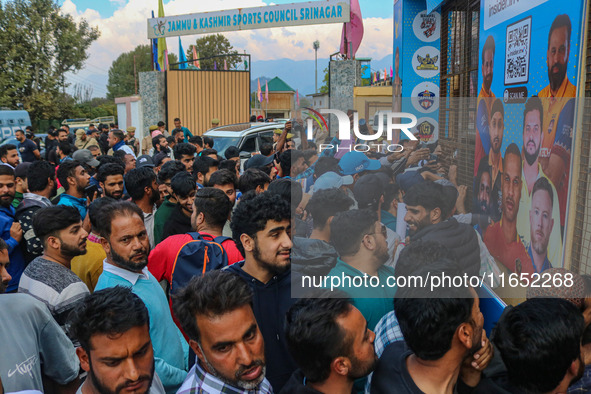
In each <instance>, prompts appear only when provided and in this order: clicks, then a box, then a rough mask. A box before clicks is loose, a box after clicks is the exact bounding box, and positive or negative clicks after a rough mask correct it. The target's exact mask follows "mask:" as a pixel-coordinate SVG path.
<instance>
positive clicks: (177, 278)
mask: <svg viewBox="0 0 591 394" xmlns="http://www.w3.org/2000/svg"><path fill="white" fill-rule="evenodd" d="M189 235H190V236H191V237H192V238H193V239H192V240H191V241H189V242H187V243H186V244H184V245H183V246H182V247H181V249H180V250H179V252H178V254H177V256H176V258H175V260H174V265H173V266H172V275H171V283H170V294H175V293H176V292H177V291H179V290H180V289H181V288H183V287H185V286H186V285H187V283H189V281H190V280H191V278H193V277H194V276H203V275H204V274H205V273H206V272H209V271H212V270H217V269H220V268H223V267H226V266H227V265H228V254H227V253H226V251H225V250H224V248H223V247H222V242H224V241H225V240H228V239H231V238H229V237H224V236H220V237H215V238H214V239H213V240H211V241H210V240H208V239H204V238H203V237H202V236H201V234H199V233H197V232H192V233H189Z"/></svg>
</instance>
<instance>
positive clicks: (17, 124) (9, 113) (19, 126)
mask: <svg viewBox="0 0 591 394" xmlns="http://www.w3.org/2000/svg"><path fill="white" fill-rule="evenodd" d="M27 126H31V118H30V117H29V113H28V112H27V111H25V110H0V132H1V133H0V139H1V140H2V141H4V140H6V139H9V138H11V137H14V133H15V131H17V130H24V129H25V127H27Z"/></svg>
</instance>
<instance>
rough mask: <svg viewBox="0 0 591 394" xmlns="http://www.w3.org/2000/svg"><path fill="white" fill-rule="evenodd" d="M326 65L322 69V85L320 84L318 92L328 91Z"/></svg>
mask: <svg viewBox="0 0 591 394" xmlns="http://www.w3.org/2000/svg"><path fill="white" fill-rule="evenodd" d="M328 79H329V76H328V67H326V68H325V69H324V78H323V79H322V86H320V93H328Z"/></svg>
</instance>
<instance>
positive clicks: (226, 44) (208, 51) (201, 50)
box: [187, 34, 242, 70]
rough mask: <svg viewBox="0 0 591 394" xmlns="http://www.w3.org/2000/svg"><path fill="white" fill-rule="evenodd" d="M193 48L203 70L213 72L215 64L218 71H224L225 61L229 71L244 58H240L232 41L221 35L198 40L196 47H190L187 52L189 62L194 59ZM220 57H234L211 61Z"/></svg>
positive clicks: (211, 35)
mask: <svg viewBox="0 0 591 394" xmlns="http://www.w3.org/2000/svg"><path fill="white" fill-rule="evenodd" d="M193 47H195V51H197V53H198V54H199V59H200V60H199V65H200V67H201V69H202V70H213V62H214V61H215V62H216V63H217V69H218V70H223V68H224V60H226V63H227V65H228V69H229V70H230V69H232V68H235V67H236V66H237V65H238V64H239V63H241V62H242V58H241V57H240V56H238V51H236V50H235V49H234V47H233V46H232V44H230V41H228V39H227V38H226V37H224V36H223V35H221V34H210V35H207V36H203V37H201V38H198V39H197V41H196V42H195V45H189V49H188V50H187V60H191V59H193ZM219 55H233V56H225V57H218V58H213V59H209V58H211V57H213V56H219Z"/></svg>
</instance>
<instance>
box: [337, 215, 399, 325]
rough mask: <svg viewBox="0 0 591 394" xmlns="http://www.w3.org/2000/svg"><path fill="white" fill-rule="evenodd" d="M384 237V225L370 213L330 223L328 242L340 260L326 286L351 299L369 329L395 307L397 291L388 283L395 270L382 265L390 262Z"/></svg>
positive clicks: (341, 218)
mask: <svg viewBox="0 0 591 394" xmlns="http://www.w3.org/2000/svg"><path fill="white" fill-rule="evenodd" d="M386 237H387V229H386V226H384V225H383V224H382V223H381V222H380V221H379V220H378V216H377V214H376V213H375V212H373V211H371V210H356V209H355V210H351V211H345V212H340V213H338V214H337V215H335V217H334V219H333V220H332V222H331V224H330V241H331V242H330V243H331V244H332V245H333V246H334V248H335V249H336V251H337V253H338V254H339V258H338V259H337V264H336V266H335V267H334V268H333V269H332V270H331V271H330V272H329V274H328V281H327V286H326V287H329V288H331V289H333V290H334V289H337V288H338V289H339V290H341V291H343V292H345V293H346V294H347V295H348V296H349V297H351V298H352V301H353V305H354V306H355V307H356V308H357V309H359V311H360V312H361V313H362V314H363V317H365V319H366V320H367V326H368V328H369V329H370V330H373V329H374V327H375V326H376V324H377V323H378V321H380V319H381V318H382V316H384V315H385V314H386V313H388V312H390V311H392V310H393V307H394V304H393V303H392V299H393V298H394V293H395V290H396V289H395V287H394V286H391V287H390V286H389V284H390V285H392V283H389V282H390V281H391V280H390V281H388V277H394V269H393V268H391V267H387V266H385V265H384V264H385V263H386V262H387V261H388V260H389V259H390V254H389V253H388V244H387V242H386Z"/></svg>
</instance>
